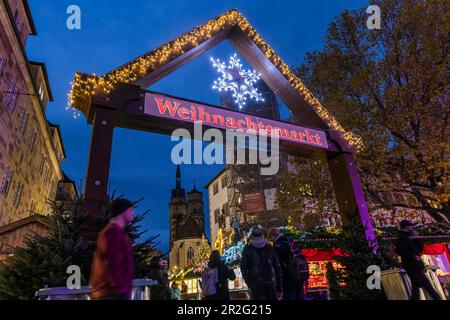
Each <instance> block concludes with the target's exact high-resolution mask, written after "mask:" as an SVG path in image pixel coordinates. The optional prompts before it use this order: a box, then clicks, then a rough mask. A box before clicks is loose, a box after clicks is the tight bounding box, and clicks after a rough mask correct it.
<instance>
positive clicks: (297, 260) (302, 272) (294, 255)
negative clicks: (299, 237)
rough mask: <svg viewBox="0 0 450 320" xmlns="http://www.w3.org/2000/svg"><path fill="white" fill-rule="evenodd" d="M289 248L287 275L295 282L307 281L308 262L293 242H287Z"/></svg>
mask: <svg viewBox="0 0 450 320" xmlns="http://www.w3.org/2000/svg"><path fill="white" fill-rule="evenodd" d="M289 248H290V250H291V259H290V261H289V264H288V272H289V275H290V276H291V277H292V278H293V279H295V280H301V281H304V282H305V281H307V280H308V279H309V265H308V261H306V258H305V256H304V255H303V254H302V253H301V251H300V249H298V247H297V246H296V245H295V243H294V241H292V240H291V241H290V242H289Z"/></svg>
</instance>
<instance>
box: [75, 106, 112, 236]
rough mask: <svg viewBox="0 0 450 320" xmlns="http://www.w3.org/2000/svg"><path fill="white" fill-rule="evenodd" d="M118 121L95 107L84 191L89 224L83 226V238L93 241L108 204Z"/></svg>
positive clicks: (107, 112)
mask: <svg viewBox="0 0 450 320" xmlns="http://www.w3.org/2000/svg"><path fill="white" fill-rule="evenodd" d="M116 119H117V118H116V112H115V110H113V109H107V108H102V107H101V106H97V107H96V109H95V118H94V125H93V127H92V136H91V145H90V147H89V162H88V168H87V174H86V185H85V191H84V212H85V214H86V221H85V223H84V225H83V226H82V233H83V235H84V236H85V238H86V239H88V240H91V241H94V240H95V239H96V236H97V233H98V231H99V224H98V219H99V217H100V214H101V212H102V207H103V206H104V204H105V202H106V200H107V194H108V181H109V168H110V162H111V151H112V142H113V132H114V128H115V126H116Z"/></svg>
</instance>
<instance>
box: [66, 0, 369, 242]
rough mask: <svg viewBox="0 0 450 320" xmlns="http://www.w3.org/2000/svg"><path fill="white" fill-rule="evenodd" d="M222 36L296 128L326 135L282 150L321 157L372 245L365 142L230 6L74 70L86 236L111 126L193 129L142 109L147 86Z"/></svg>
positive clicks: (344, 209) (104, 174)
mask: <svg viewBox="0 0 450 320" xmlns="http://www.w3.org/2000/svg"><path fill="white" fill-rule="evenodd" d="M226 39H227V40H229V41H230V42H231V44H232V45H234V47H235V48H236V49H237V50H238V51H239V52H240V54H241V55H242V56H243V57H244V58H245V59H246V60H247V61H248V62H249V63H250V64H251V65H252V67H253V68H255V69H256V70H257V71H258V72H259V73H260V74H261V77H262V79H263V80H264V82H266V83H267V84H268V85H269V87H270V88H271V89H272V90H273V91H274V92H275V93H276V94H277V95H278V97H279V98H280V99H281V100H282V101H283V102H284V103H285V104H286V106H287V107H288V108H289V109H290V110H291V111H292V113H293V114H294V116H295V117H296V118H297V120H298V121H299V124H300V125H301V126H305V127H309V128H314V129H316V130H320V131H322V132H324V133H325V135H326V140H327V147H326V148H323V147H317V146H311V145H307V144H292V143H289V142H286V143H284V144H283V147H284V148H285V149H286V150H288V152H290V153H291V154H296V155H301V156H305V157H317V156H320V157H324V158H326V159H327V160H328V164H329V168H330V172H331V177H332V180H333V185H334V190H335V194H336V199H337V202H338V206H339V211H340V212H341V215H342V218H343V222H344V223H345V222H346V221H349V220H350V219H351V218H352V217H354V216H355V215H357V216H359V218H360V220H361V222H362V223H363V224H364V226H365V228H366V238H367V240H368V241H369V242H370V243H371V244H374V246H373V247H374V248H376V241H375V234H374V231H373V227H372V223H371V220H370V215H369V211H368V208H367V203H366V201H365V198H364V193H363V190H362V187H361V184H360V181H359V177H358V173H357V168H356V164H355V161H354V159H353V154H354V153H355V152H357V151H358V150H359V149H360V148H361V147H362V142H361V139H360V138H359V137H357V136H355V135H354V134H353V133H351V132H347V131H346V130H345V129H344V128H343V127H342V126H341V125H340V124H339V123H338V122H337V121H336V119H335V118H334V117H333V116H332V115H330V114H329V113H328V112H327V110H326V108H325V107H324V106H322V105H321V103H320V102H319V101H318V99H316V98H315V97H314V95H313V94H312V93H311V92H310V91H309V90H308V89H307V88H306V87H305V86H304V85H303V83H302V82H301V80H300V79H299V78H298V77H297V76H296V75H295V74H294V73H293V72H292V71H291V70H290V69H289V68H288V67H287V65H286V64H285V63H284V62H283V61H282V60H281V58H280V57H278V55H277V54H276V53H275V52H274V51H273V49H271V48H270V47H269V45H268V44H267V43H266V42H265V41H264V40H263V39H262V37H261V36H260V35H259V34H258V33H257V32H256V31H255V30H254V28H253V27H252V26H251V25H250V24H249V23H248V21H247V20H246V19H245V18H244V17H243V16H242V15H241V14H240V13H239V12H238V11H237V10H235V9H232V10H230V11H228V12H226V13H224V14H223V15H221V16H219V17H217V18H215V19H212V20H210V21H208V22H207V23H205V24H203V25H201V26H199V27H197V28H195V29H194V30H192V31H190V32H187V33H185V34H183V35H181V36H180V37H178V38H176V39H174V40H172V41H170V42H168V43H166V44H164V45H162V46H161V47H159V48H157V49H155V50H152V51H150V52H148V53H145V54H144V55H142V56H140V57H138V58H136V59H135V60H133V61H130V62H129V63H127V64H125V65H123V66H121V67H119V68H117V69H115V70H113V71H111V72H109V73H107V74H105V75H103V76H95V75H90V74H84V73H77V74H76V75H75V80H74V82H73V86H72V90H71V93H70V98H71V105H72V107H74V108H76V109H78V110H79V111H80V112H82V113H83V114H84V115H85V116H86V118H87V121H88V123H90V124H92V125H93V127H92V137H91V145H90V153H89V162H88V170H87V178H86V186H85V195H84V196H85V203H86V210H87V213H88V217H89V220H88V221H89V222H88V223H87V228H88V229H89V230H88V231H87V233H88V234H89V235H91V236H92V237H93V236H95V234H96V231H97V230H95V227H94V226H95V223H94V220H95V217H96V216H98V214H99V212H100V208H101V205H102V203H104V201H105V199H106V195H107V186H108V179H109V167H110V159H111V148H112V138H113V131H114V128H116V127H122V128H130V129H137V130H144V131H151V132H160V133H170V132H171V130H173V129H174V128H178V127H180V126H181V127H187V128H191V127H192V126H191V124H189V123H186V122H182V121H181V122H180V121H176V120H170V119H164V121H161V119H157V118H155V117H154V116H151V115H148V114H145V112H144V104H145V95H146V91H145V89H146V88H147V87H149V86H150V85H152V84H154V83H155V82H157V81H158V80H160V79H162V78H164V77H165V76H167V75H168V74H170V73H171V72H173V71H175V70H176V69H178V68H179V67H181V66H183V65H184V64H186V63H188V62H189V61H191V60H193V59H194V58H196V57H198V56H199V55H200V54H202V53H203V52H205V51H207V50H208V49H210V48H212V47H213V46H215V45H217V44H219V43H220V42H222V41H224V40H226ZM168 98H174V97H168ZM180 99H182V98H180ZM193 103H194V102H193ZM195 103H197V102H195Z"/></svg>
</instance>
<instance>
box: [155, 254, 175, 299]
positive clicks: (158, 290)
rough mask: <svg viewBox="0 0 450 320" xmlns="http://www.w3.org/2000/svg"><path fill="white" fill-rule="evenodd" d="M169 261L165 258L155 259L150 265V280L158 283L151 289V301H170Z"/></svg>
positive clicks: (158, 257)
mask: <svg viewBox="0 0 450 320" xmlns="http://www.w3.org/2000/svg"><path fill="white" fill-rule="evenodd" d="M167 266H168V263H167V260H166V259H165V258H164V257H163V256H157V257H153V258H152V261H151V263H150V268H151V269H150V278H151V279H152V280H156V281H157V282H158V284H157V285H154V286H151V287H150V299H151V300H170V290H169V275H168V273H167Z"/></svg>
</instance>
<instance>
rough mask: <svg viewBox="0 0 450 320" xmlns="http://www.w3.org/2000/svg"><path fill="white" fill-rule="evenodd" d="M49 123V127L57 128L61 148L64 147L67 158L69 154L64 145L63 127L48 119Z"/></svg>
mask: <svg viewBox="0 0 450 320" xmlns="http://www.w3.org/2000/svg"><path fill="white" fill-rule="evenodd" d="M47 123H48V125H49V127H51V128H55V129H56V132H57V133H58V137H59V141H60V142H61V148H62V151H63V155H64V159H66V158H67V154H66V148H65V147H64V141H63V138H62V134H61V127H60V126H59V124H53V123H51V122H50V121H48V120H47ZM63 175H64V173H63Z"/></svg>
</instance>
